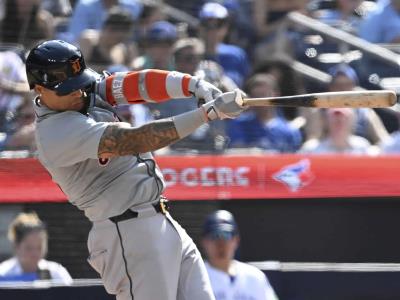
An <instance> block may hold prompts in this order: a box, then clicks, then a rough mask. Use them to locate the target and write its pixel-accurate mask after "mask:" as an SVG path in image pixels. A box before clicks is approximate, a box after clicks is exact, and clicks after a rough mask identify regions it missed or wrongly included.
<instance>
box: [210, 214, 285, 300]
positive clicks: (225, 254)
mask: <svg viewBox="0 0 400 300" xmlns="http://www.w3.org/2000/svg"><path fill="white" fill-rule="evenodd" d="M202 246H203V248H204V250H205V252H206V255H207V258H208V261H207V262H206V268H207V272H208V275H209V277H210V280H211V285H212V288H213V291H214V295H215V298H216V300H239V299H251V300H277V299H278V298H277V296H276V294H275V292H274V290H273V288H272V286H271V285H270V283H269V281H268V279H267V278H266V277H265V275H264V273H263V272H261V271H260V270H259V269H257V268H256V267H253V266H251V265H249V264H245V263H242V262H239V261H237V260H235V259H234V255H235V251H236V249H237V247H238V246H239V232H238V226H237V224H236V221H235V219H234V217H233V215H232V214H231V213H230V212H228V211H226V210H218V211H216V212H213V213H211V214H210V215H208V216H207V218H206V220H205V222H204V225H203V238H202Z"/></svg>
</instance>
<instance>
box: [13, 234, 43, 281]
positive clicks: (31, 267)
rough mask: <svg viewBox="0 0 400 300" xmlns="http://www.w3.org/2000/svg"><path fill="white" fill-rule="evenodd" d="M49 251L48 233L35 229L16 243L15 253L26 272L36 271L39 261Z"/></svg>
mask: <svg viewBox="0 0 400 300" xmlns="http://www.w3.org/2000/svg"><path fill="white" fill-rule="evenodd" d="M46 252H47V234H46V233H45V231H43V230H34V231H32V232H30V233H27V235H26V236H25V237H24V238H23V239H22V240H21V241H20V242H19V244H17V245H15V254H16V256H17V258H18V260H19V262H20V264H21V266H22V268H23V270H24V272H27V273H29V272H36V271H37V269H38V263H39V261H40V260H41V259H42V258H43V257H44V256H45V255H46Z"/></svg>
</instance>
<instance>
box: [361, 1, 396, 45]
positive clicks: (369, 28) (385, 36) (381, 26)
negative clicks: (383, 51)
mask: <svg viewBox="0 0 400 300" xmlns="http://www.w3.org/2000/svg"><path fill="white" fill-rule="evenodd" d="M359 36H360V37H361V38H363V39H365V40H367V41H369V42H371V43H379V44H382V43H398V42H400V1H399V0H388V1H379V3H378V5H376V7H375V9H374V10H373V11H371V12H370V13H369V14H368V15H367V16H366V19H365V21H363V22H362V23H361V25H360V31H359Z"/></svg>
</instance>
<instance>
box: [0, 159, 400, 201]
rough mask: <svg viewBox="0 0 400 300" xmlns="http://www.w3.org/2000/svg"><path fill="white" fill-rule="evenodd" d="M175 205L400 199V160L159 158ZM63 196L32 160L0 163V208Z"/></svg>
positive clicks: (5, 160)
mask: <svg viewBox="0 0 400 300" xmlns="http://www.w3.org/2000/svg"><path fill="white" fill-rule="evenodd" d="M157 162H158V164H159V166H160V167H161V169H162V171H163V173H164V176H165V179H166V182H167V186H168V187H167V189H166V191H165V195H166V196H167V197H168V198H169V199H171V200H189V199H190V200H216V199H268V198H327V197H328V198H329V197H373V196H388V197H392V196H400V156H382V157H361V156H360V157H354V156H351V157H349V156H332V155H324V156H322V155H320V156H300V155H249V156H237V155H235V156H223V155H222V156H211V155H210V156H159V157H157ZM65 200H66V198H65V195H64V194H63V193H62V192H61V191H60V189H59V188H58V186H57V185H56V184H54V183H53V182H52V181H51V179H50V176H49V174H48V173H47V172H46V170H45V169H44V168H43V167H42V166H41V165H40V163H39V162H38V161H37V160H35V159H32V158H29V159H0V202H27V201H29V202H57V201H65Z"/></svg>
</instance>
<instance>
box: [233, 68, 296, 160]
mask: <svg viewBox="0 0 400 300" xmlns="http://www.w3.org/2000/svg"><path fill="white" fill-rule="evenodd" d="M245 92H246V93H247V94H248V96H249V97H252V98H258V97H273V96H278V95H279V92H278V85H277V82H276V79H275V77H273V76H272V75H270V74H263V73H260V74H256V75H253V76H252V77H250V78H249V80H248V81H247V82H246V84H245ZM227 134H228V137H229V140H230V142H229V145H228V146H229V147H230V148H247V147H255V148H261V149H264V150H266V151H268V152H279V153H282V152H296V151H297V150H298V149H299V147H300V146H301V143H302V136H301V133H300V130H299V129H298V128H296V127H294V126H292V125H291V124H290V123H289V122H288V121H287V120H286V119H285V118H284V117H282V115H281V114H280V113H279V112H278V111H277V110H276V109H275V108H273V107H256V108H254V107H253V108H251V109H249V110H248V111H247V112H245V113H243V114H242V116H240V117H238V118H237V119H236V120H233V121H229V122H227Z"/></svg>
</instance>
